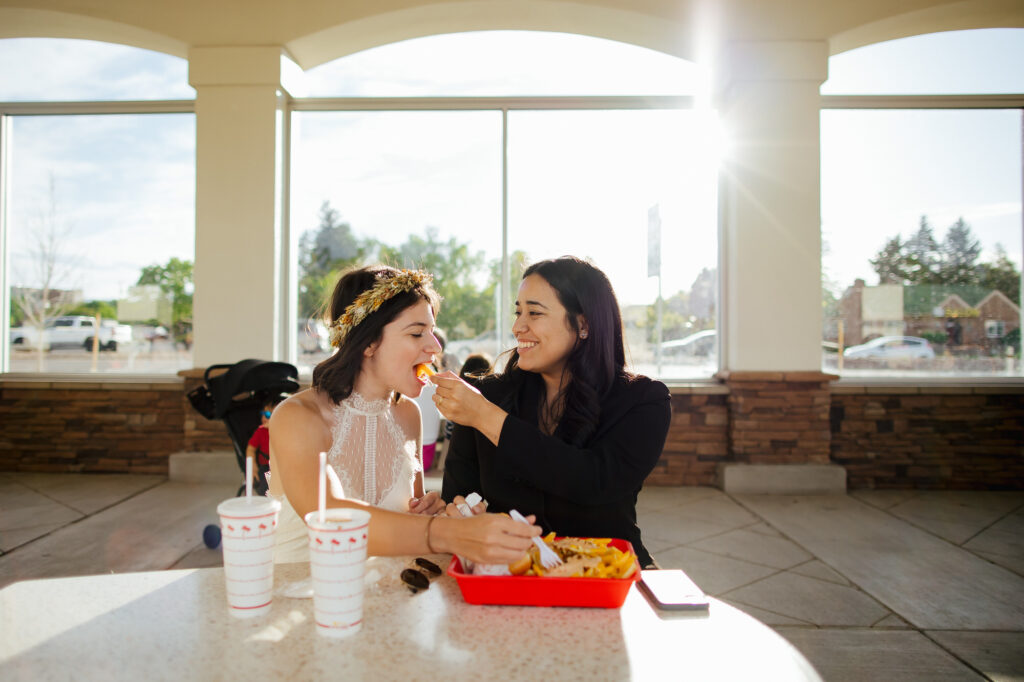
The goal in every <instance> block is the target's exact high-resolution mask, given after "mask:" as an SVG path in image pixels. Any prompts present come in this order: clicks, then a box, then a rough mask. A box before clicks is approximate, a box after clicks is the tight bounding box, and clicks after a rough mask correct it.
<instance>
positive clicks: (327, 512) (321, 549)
mask: <svg viewBox="0 0 1024 682" xmlns="http://www.w3.org/2000/svg"><path fill="white" fill-rule="evenodd" d="M326 457H327V455H326V453H324V452H321V453H320V477H319V481H318V483H319V491H318V492H319V495H318V497H319V499H318V508H317V510H316V511H312V512H309V513H308V514H306V519H305V521H306V526H307V527H308V528H309V569H310V575H311V576H312V578H313V616H314V620H315V621H316V625H317V631H318V632H320V634H322V635H325V636H327V637H347V636H349V635H353V634H355V633H356V632H358V631H359V629H360V628H361V627H362V622H363V579H364V575H365V573H366V549H367V534H368V531H369V525H370V513H369V512H367V511H364V510H361V509H347V508H341V509H327V508H326V506H327V481H326V479H327V474H326V472H327V466H326ZM332 473H333V472H332ZM333 483H334V481H332V484H333ZM338 487H340V485H339V486H338ZM332 488H333V485H332ZM332 494H333V491H332Z"/></svg>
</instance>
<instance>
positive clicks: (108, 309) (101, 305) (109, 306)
mask: <svg viewBox="0 0 1024 682" xmlns="http://www.w3.org/2000/svg"><path fill="white" fill-rule="evenodd" d="M67 314H68V315H90V316H92V317H96V316H97V315H99V316H100V317H101V318H103V319H105V320H116V319H117V300H116V299H115V300H113V301H86V302H84V303H80V304H78V305H76V306H75V307H74V308H72V309H71V310H69V311H67Z"/></svg>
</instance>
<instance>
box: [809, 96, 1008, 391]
mask: <svg viewBox="0 0 1024 682" xmlns="http://www.w3.org/2000/svg"><path fill="white" fill-rule="evenodd" d="M922 109H928V110H942V109H960V110H964V109H985V110H996V109H1003V110H1017V111H1019V113H1020V116H1021V121H1022V125H1021V127H1022V130H1021V158H1022V159H1024V94H993V95H821V104H820V106H819V111H825V110H836V111H855V110H922ZM819 182H820V178H819ZM1021 201H1022V208H1024V177H1022V187H1021ZM1021 250H1022V252H1024V243H1022V245H1021ZM1021 255H1022V263H1024V253H1022V254H1021ZM1020 287H1021V292H1022V297H1021V301H1022V302H1024V271H1022V277H1021V283H1020ZM1020 328H1021V329H1024V306H1022V307H1021V322H1020ZM822 363H823V365H824V354H823V355H822ZM823 369H824V367H823ZM839 373H840V375H842V370H841V369H840V370H839ZM1022 378H1024V370H1022V372H1021V373H1020V374H1017V375H1016V376H1012V377H995V376H989V375H986V374H963V375H961V376H957V377H955V378H954V381H956V382H957V383H965V384H977V383H980V382H984V383H989V382H991V381H993V380H1008V381H1010V382H1014V383H1016V382H1019V381H1021V379H1022ZM865 379H867V380H868V381H869V382H873V381H884V382H885V383H886V384H913V385H919V384H921V383H927V382H929V381H935V380H940V379H941V380H942V381H945V382H948V381H949V377H936V376H933V375H922V376H921V377H914V378H909V379H907V378H902V377H885V376H882V375H877V376H874V377H870V378H867V377H842V376H841V378H840V380H841V381H844V382H848V383H863V382H864V381H865Z"/></svg>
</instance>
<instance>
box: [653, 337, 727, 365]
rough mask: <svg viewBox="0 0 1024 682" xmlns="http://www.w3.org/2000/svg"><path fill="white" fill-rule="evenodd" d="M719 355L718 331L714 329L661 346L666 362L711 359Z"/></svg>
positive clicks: (666, 342)
mask: <svg viewBox="0 0 1024 682" xmlns="http://www.w3.org/2000/svg"><path fill="white" fill-rule="evenodd" d="M717 354H718V331H717V330H714V329H705V330H704V331H700V332H696V333H694V334H690V335H689V336H684V337H683V338H681V339H673V340H671V341H665V342H663V343H662V344H661V358H662V359H663V360H666V361H672V360H676V359H678V360H687V359H691V358H710V357H714V356H716V355H717Z"/></svg>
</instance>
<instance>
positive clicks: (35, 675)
mask: <svg viewBox="0 0 1024 682" xmlns="http://www.w3.org/2000/svg"><path fill="white" fill-rule="evenodd" d="M431 558H432V559H433V560H434V561H435V562H436V563H438V565H440V566H442V567H444V568H447V563H448V557H447V556H441V555H439V556H435V557H431ZM408 565H411V563H410V560H409V559H402V558H379V557H378V558H374V559H371V560H370V561H369V563H368V566H367V578H368V580H367V592H366V600H365V606H364V613H363V627H362V630H361V631H360V632H358V633H356V634H355V635H353V636H351V637H349V638H347V639H341V640H337V639H330V638H327V637H324V636H322V635H320V634H318V633H317V632H316V626H315V625H314V623H313V619H312V612H313V604H312V600H311V599H295V598H288V597H285V596H284V592H285V591H287V589H288V588H289V587H291V586H293V585H294V583H296V582H297V581H300V580H303V579H304V578H307V577H308V575H309V567H308V564H281V565H278V566H277V567H276V570H275V577H274V582H275V591H274V601H273V605H272V607H271V611H270V613H269V614H267V615H265V616H263V617H258V618H253V619H251V620H239V619H236V618H234V617H233V616H231V615H230V614H229V613H228V609H227V602H226V598H225V595H224V574H223V570H222V569H220V568H207V569H191V570H176V571H153V572H147V573H125V574H118V575H98V576H85V577H77V578H58V579H50V580H29V581H24V582H20V583H14V584H12V585H10V586H8V587H6V588H5V589H3V590H2V591H0V623H2V624H3V628H2V631H3V637H0V678H2V679H5V680H34V681H35V680H38V681H40V682H44V681H47V680H64V679H75V680H81V679H104V680H155V679H173V680H176V681H180V680H222V679H239V680H257V679H269V680H291V679H321V678H322V679H345V680H362V679H367V680H369V679H373V680H391V679H394V680H404V681H408V680H416V679H421V678H429V679H435V680H440V679H466V678H467V677H468V676H469V675H471V674H475V675H477V676H480V677H481V678H483V679H500V680H514V679H529V680H540V679H543V678H544V677H549V678H557V679H561V680H570V679H594V680H627V679H642V680H648V679H682V678H687V679H714V680H751V679H758V680H771V679H779V680H819V681H820V678H819V677H818V675H817V674H816V673H815V671H814V669H813V668H812V667H811V665H810V664H809V663H808V662H807V661H806V660H805V659H804V658H803V657H802V656H801V655H800V654H799V653H798V652H797V650H796V649H795V648H793V647H792V646H791V645H790V644H789V643H788V642H786V641H785V640H784V639H783V638H782V637H780V636H779V635H778V634H776V633H775V632H774V631H773V630H771V629H770V628H768V627H767V626H765V625H763V624H762V623H760V622H758V621H757V620H755V619H753V618H751V617H750V616H747V615H746V614H744V613H742V612H741V611H739V610H737V609H734V608H732V607H731V606H728V605H726V604H724V603H722V602H719V601H716V600H712V603H711V608H710V611H709V612H707V613H685V612H678V613H675V614H666V613H663V612H659V611H656V610H655V609H653V608H652V607H651V606H650V604H649V603H648V602H647V600H646V599H645V598H644V597H643V595H642V594H641V593H640V592H639V591H638V590H637V588H636V587H635V586H634V587H632V588H631V589H630V592H629V595H628V597H627V598H626V602H625V603H624V604H623V606H622V608H620V609H597V608H594V609H591V608H555V607H549V608H537V607H518V606H475V605H471V604H467V603H465V602H464V601H463V599H462V596H461V593H460V591H459V587H458V585H457V583H456V582H455V580H454V579H453V578H451V577H449V576H448V575H447V574H445V575H443V576H441V577H440V578H437V579H436V580H434V581H433V582H432V584H431V587H430V589H428V590H426V591H424V592H420V593H418V594H415V595H414V594H411V593H410V592H409V591H408V590H407V589H406V588H405V586H404V585H403V584H402V583H401V582H400V581H399V579H398V574H399V572H400V571H401V569H402V568H405V567H406V566H408ZM544 669H546V670H549V671H551V673H550V675H542V673H541V671H542V670H544Z"/></svg>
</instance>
